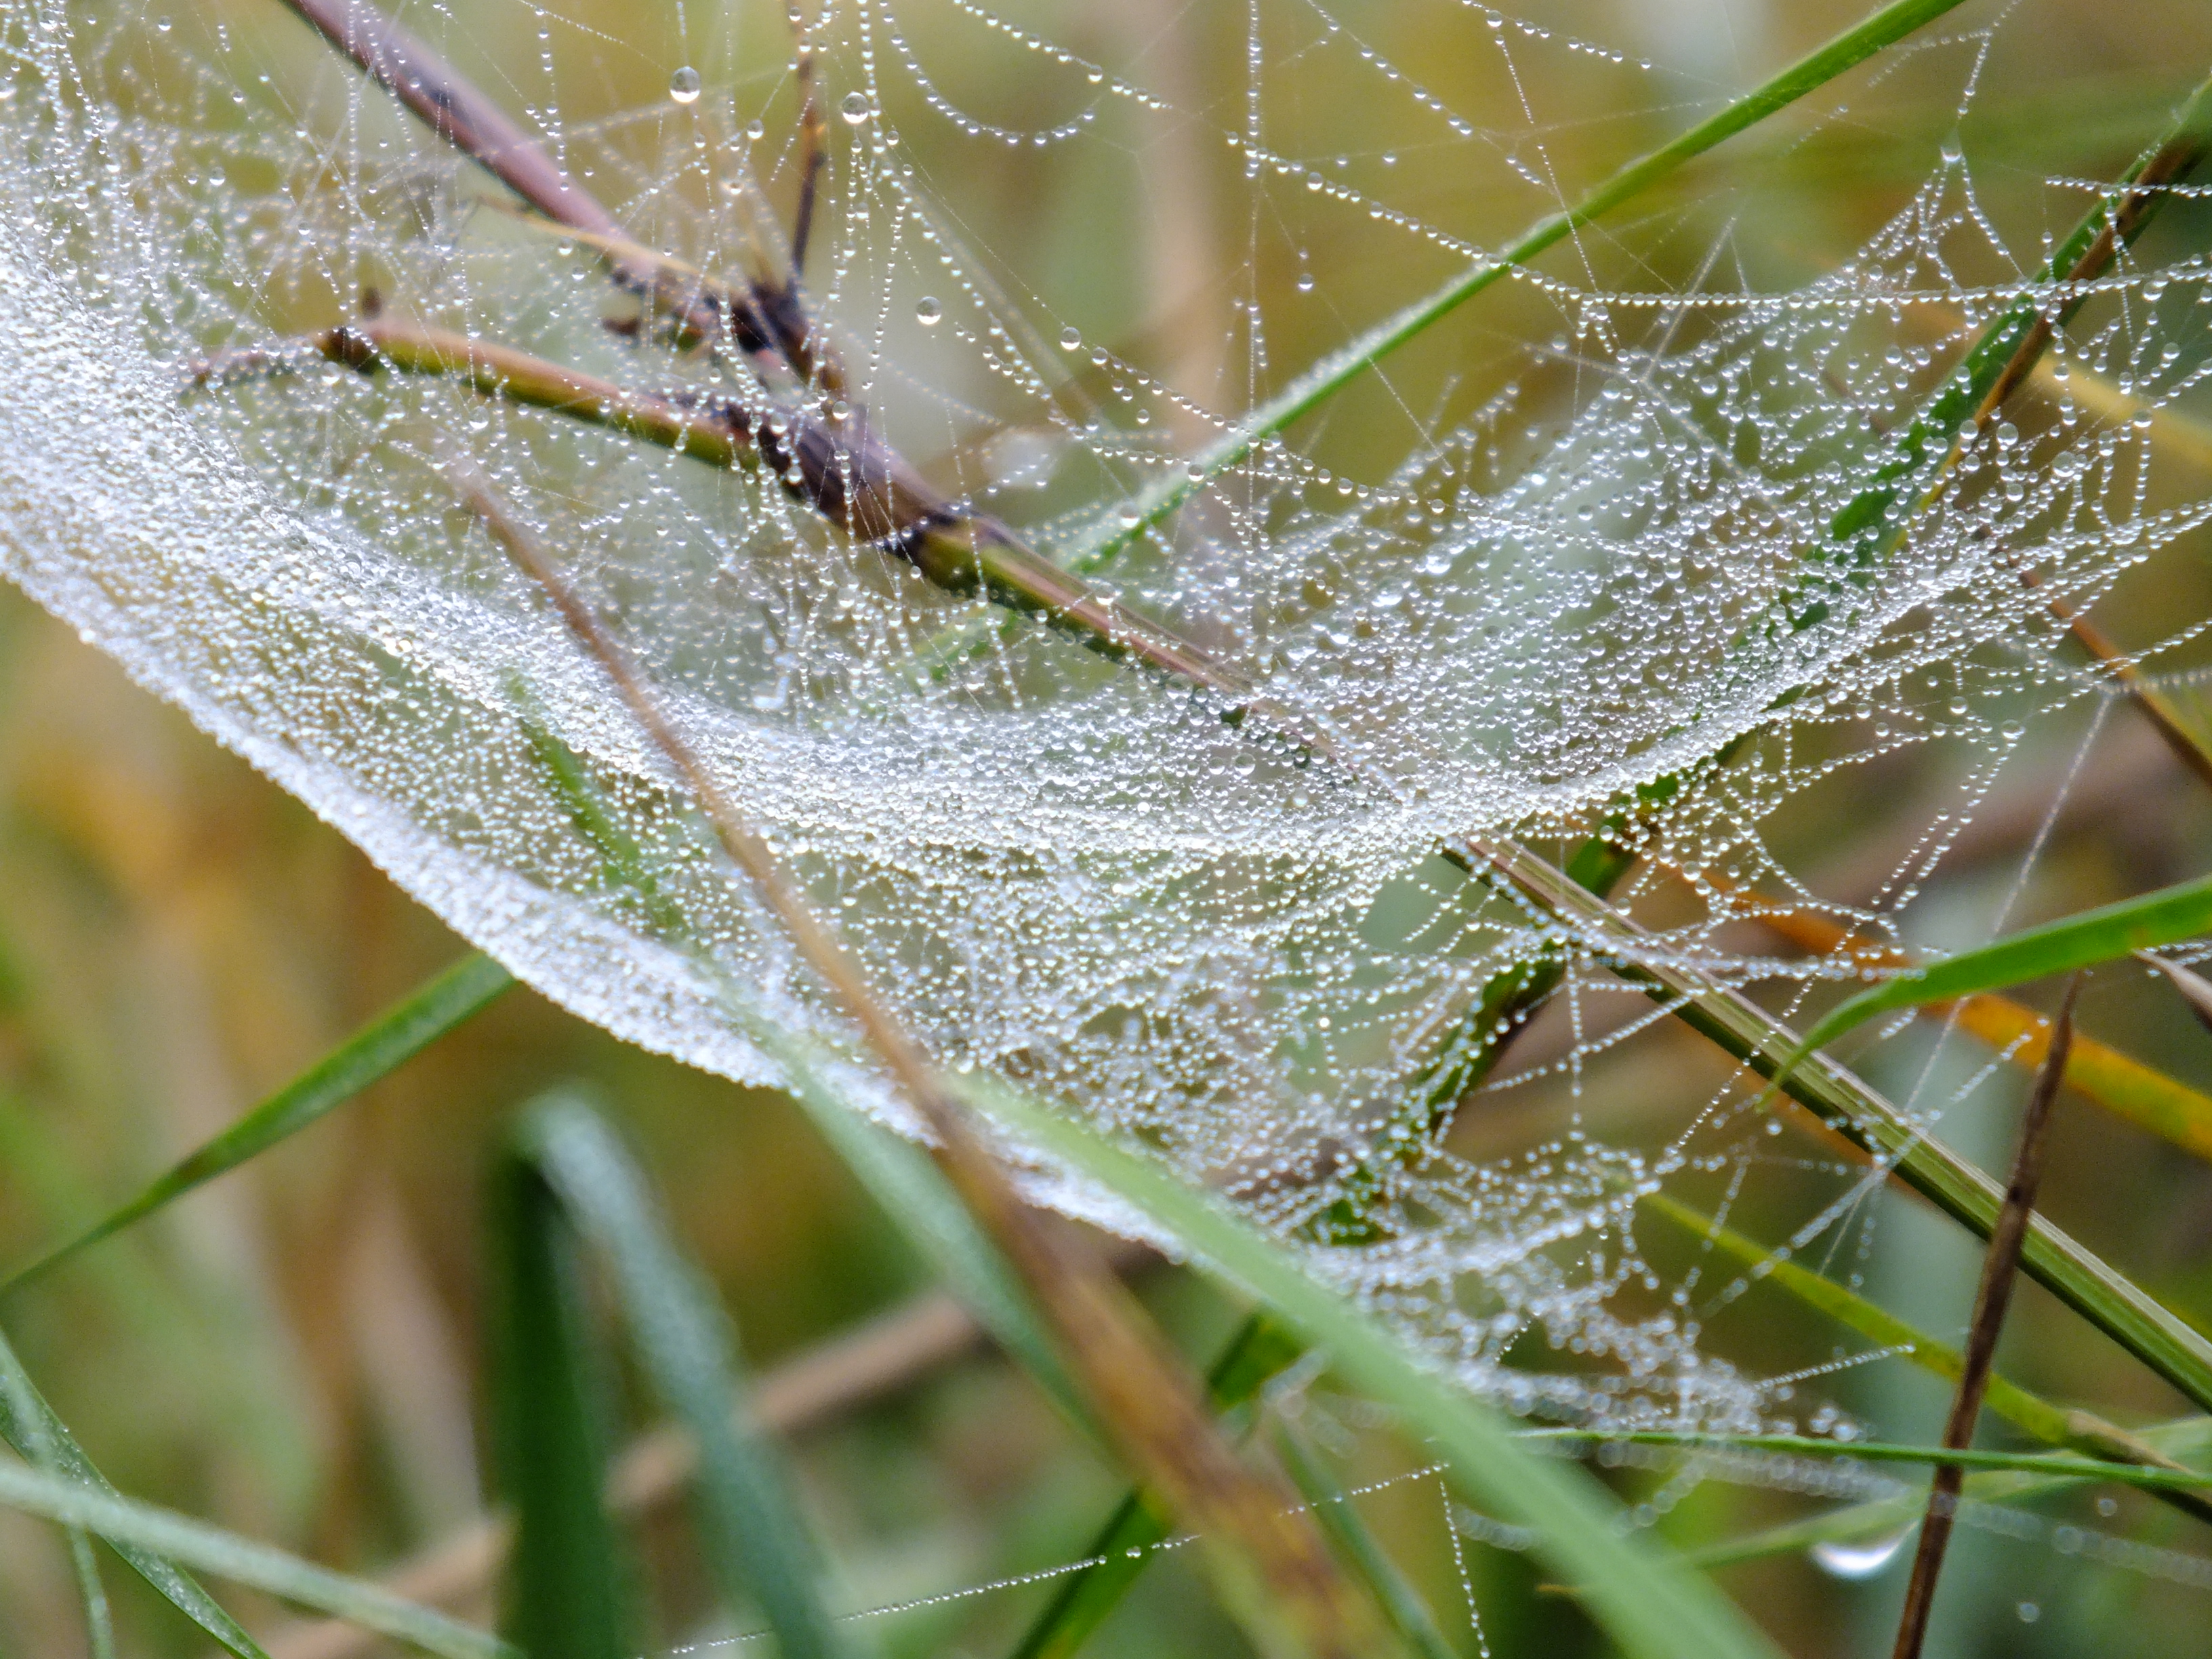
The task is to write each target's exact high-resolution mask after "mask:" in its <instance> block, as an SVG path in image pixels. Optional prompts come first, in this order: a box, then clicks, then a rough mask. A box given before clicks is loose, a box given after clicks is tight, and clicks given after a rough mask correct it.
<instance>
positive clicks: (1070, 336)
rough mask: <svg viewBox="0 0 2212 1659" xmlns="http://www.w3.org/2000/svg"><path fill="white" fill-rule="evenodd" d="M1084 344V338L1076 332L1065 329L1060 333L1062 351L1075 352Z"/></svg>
mask: <svg viewBox="0 0 2212 1659" xmlns="http://www.w3.org/2000/svg"><path fill="white" fill-rule="evenodd" d="M1082 343H1083V336H1082V335H1081V334H1080V333H1079V332H1078V331H1076V330H1074V329H1072V328H1063V329H1062V330H1060V349H1061V350H1062V351H1073V350H1075V349H1077V348H1078V347H1079V346H1081V345H1082Z"/></svg>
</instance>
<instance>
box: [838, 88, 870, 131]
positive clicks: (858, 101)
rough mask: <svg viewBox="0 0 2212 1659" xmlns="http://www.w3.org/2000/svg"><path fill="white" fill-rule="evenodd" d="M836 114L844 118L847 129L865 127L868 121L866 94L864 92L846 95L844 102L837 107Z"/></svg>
mask: <svg viewBox="0 0 2212 1659" xmlns="http://www.w3.org/2000/svg"><path fill="white" fill-rule="evenodd" d="M837 113H838V114H840V115H842V116H843V117H844V118H845V125H847V126H848V127H857V126H864V125H866V124H867V119H868V94H866V93H865V92H848V93H847V94H845V98H844V101H843V102H842V103H841V104H839V105H838V106H837Z"/></svg>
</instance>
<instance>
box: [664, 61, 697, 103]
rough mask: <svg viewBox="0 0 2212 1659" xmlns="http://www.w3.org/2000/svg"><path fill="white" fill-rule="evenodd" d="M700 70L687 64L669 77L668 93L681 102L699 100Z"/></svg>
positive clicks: (695, 101)
mask: <svg viewBox="0 0 2212 1659" xmlns="http://www.w3.org/2000/svg"><path fill="white" fill-rule="evenodd" d="M699 84H700V82H699V71H698V70H695V69H693V68H692V67H691V65H690V64H685V65H684V67H683V68H682V69H680V70H677V71H676V73H675V74H673V75H671V76H669V77H668V95H669V96H670V97H671V98H673V99H674V100H676V101H677V102H678V103H679V104H696V103H697V102H698V101H699Z"/></svg>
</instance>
